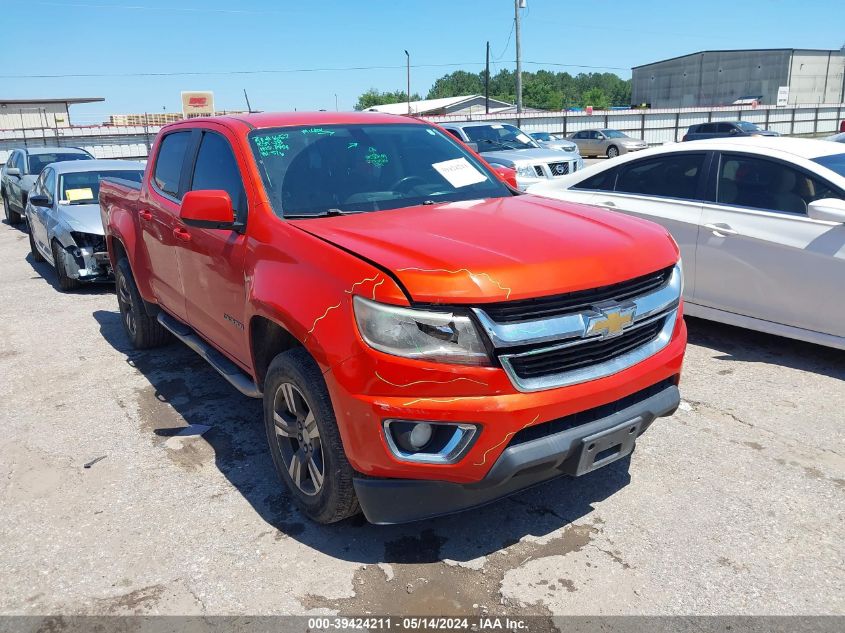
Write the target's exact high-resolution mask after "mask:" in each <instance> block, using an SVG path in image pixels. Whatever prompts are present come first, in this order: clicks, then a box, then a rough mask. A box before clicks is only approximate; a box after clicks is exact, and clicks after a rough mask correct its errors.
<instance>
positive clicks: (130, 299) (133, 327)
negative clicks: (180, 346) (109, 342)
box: [114, 258, 170, 349]
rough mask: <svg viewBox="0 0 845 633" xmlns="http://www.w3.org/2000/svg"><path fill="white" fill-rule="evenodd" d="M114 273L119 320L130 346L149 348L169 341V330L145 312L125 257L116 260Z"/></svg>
mask: <svg viewBox="0 0 845 633" xmlns="http://www.w3.org/2000/svg"><path fill="white" fill-rule="evenodd" d="M114 275H115V286H116V288H117V306H118V308H119V309H120V322H121V323H122V324H123V330H124V331H125V332H126V336H127V337H128V338H129V342H130V343H132V347H134V348H135V349H151V348H153V347H161V346H162V345H165V344H166V343H168V342H170V332H168V331H167V330H166V329H164V327H163V326H162V325H161V323H159V322H158V321H157V320H156V319H155V318H154V317H151V316H150V315H149V314H147V311H146V309H145V308H144V300H143V299H142V298H141V293H140V292H138V286H137V285H136V284H135V278H134V277H133V276H132V269H131V268H130V267H129V261H128V260H127V259H126V258H123V259H121V260H120V261H118V262H117V267H116V269H115V271H114Z"/></svg>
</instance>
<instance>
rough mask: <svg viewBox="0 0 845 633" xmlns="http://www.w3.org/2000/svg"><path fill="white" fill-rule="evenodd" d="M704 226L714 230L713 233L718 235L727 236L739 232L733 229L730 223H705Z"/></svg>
mask: <svg viewBox="0 0 845 633" xmlns="http://www.w3.org/2000/svg"><path fill="white" fill-rule="evenodd" d="M704 228H705V229H710V230H711V231H713V235H715V236H716V237H727V236H728V235H737V234H739V231H737V230H736V229H732V228H731V226H730V225H729V224H721V223H720V224H705V225H704Z"/></svg>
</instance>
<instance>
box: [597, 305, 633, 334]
mask: <svg viewBox="0 0 845 633" xmlns="http://www.w3.org/2000/svg"><path fill="white" fill-rule="evenodd" d="M600 310H601V314H598V315H596V316H591V317H590V318H589V320H588V321H587V331H586V332H585V333H584V336H596V335H599V336H601V338H611V337H613V336H619V335H620V334H622V331H623V330H624V329H625V328H626V327H628V326H629V325H631V324H632V323H633V322H634V311H635V310H636V308H635V307H634V306H630V307H625V308H622V307H617V308H600Z"/></svg>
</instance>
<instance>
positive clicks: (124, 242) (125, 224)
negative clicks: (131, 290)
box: [106, 205, 155, 303]
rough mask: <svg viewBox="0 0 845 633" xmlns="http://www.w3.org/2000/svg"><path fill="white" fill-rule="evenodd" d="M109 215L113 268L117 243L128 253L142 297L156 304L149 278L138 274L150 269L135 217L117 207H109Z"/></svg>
mask: <svg viewBox="0 0 845 633" xmlns="http://www.w3.org/2000/svg"><path fill="white" fill-rule="evenodd" d="M107 215H108V237H107V239H106V245H107V248H108V251H109V259H110V260H111V264H112V268H116V267H117V250H116V248H115V247H116V242H117V243H119V244H120V246H121V248H123V250H124V252H125V253H126V256H127V258H128V260H129V266H130V268H132V276H133V277H134V278H135V284H136V285H137V286H138V291H139V292H140V293H141V297H142V298H143V299H144V300H145V301H147V302H149V303H155V295H154V294H153V290H152V287H151V286H150V279H149V276H148V275H143V274H138V272H139V270H144V268H145V267H146V269H149V267H148V262H147V257H146V251H145V250H144V248H143V243H142V241H141V239H140V237H139V236H138V228H137V225H136V223H135V220H134V218H133V216H132V215H131V214H130V213H129V212H128V211H127V210H126V209H124V208H122V207H119V206H116V205H112V206H110V207H109V209H108V214H107Z"/></svg>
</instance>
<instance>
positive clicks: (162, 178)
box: [153, 131, 191, 198]
mask: <svg viewBox="0 0 845 633" xmlns="http://www.w3.org/2000/svg"><path fill="white" fill-rule="evenodd" d="M190 139H191V133H190V132H189V131H185V132H173V133H172V134H168V135H167V136H165V137H164V138H163V139H162V140H161V145H160V147H159V150H158V156H157V157H156V167H155V173H154V175H153V179H154V180H155V185H156V187H158V188H159V189H160V190H161V191H163V192H164V193H166V194H169V195H171V196H173V197H174V198H179V197H180V193H181V192H180V191H179V179H180V178H181V176H182V163H183V162H184V161H185V152H186V150H187V149H188V143H189V142H190Z"/></svg>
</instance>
